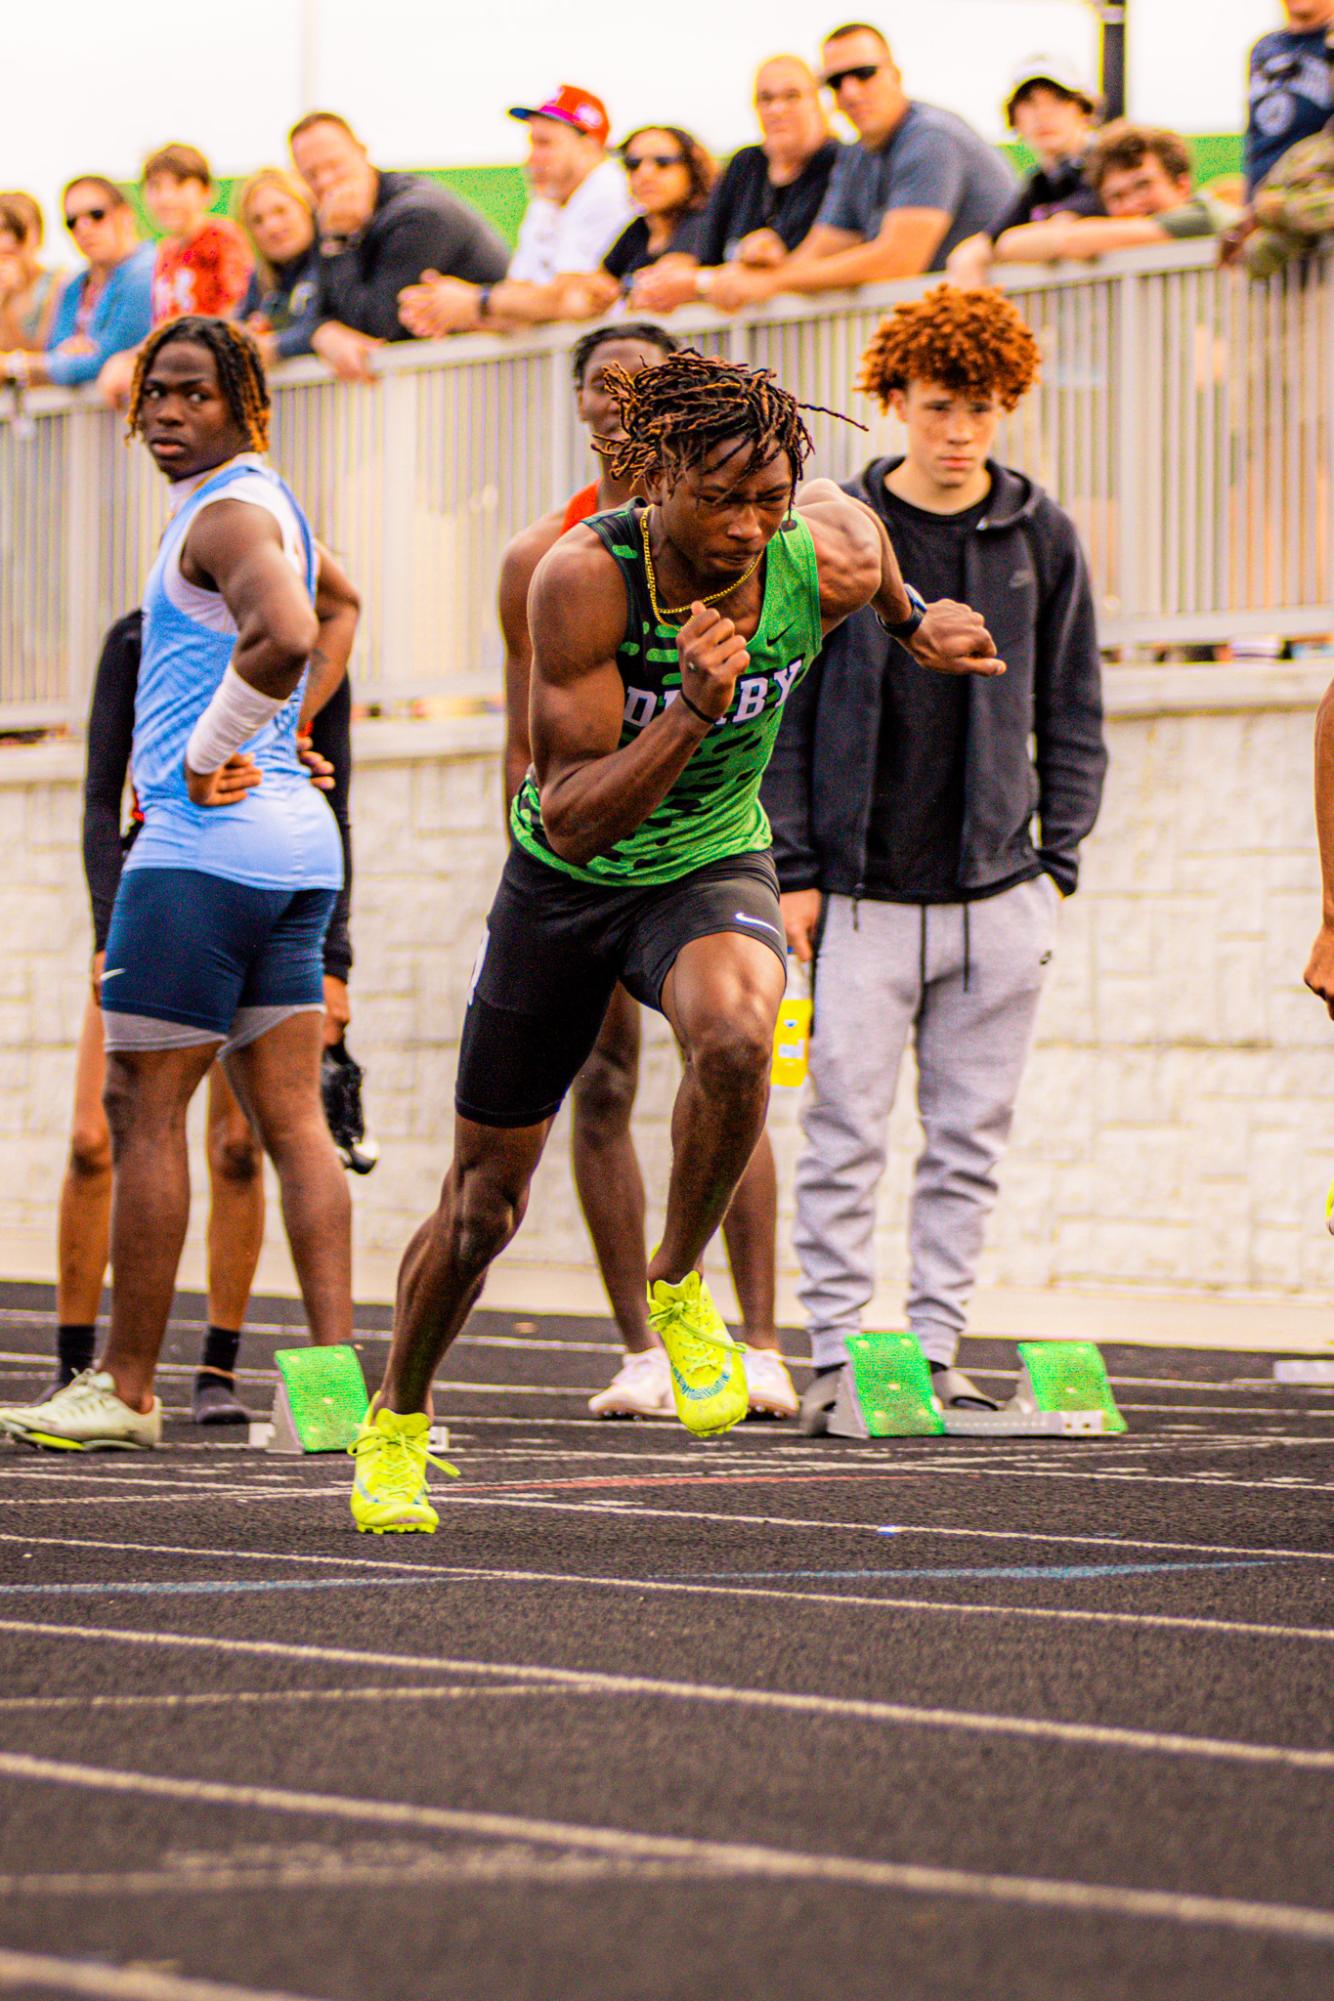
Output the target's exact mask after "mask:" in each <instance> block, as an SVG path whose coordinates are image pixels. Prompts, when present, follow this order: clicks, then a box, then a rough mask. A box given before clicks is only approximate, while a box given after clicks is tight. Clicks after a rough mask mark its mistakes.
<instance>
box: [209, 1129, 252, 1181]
mask: <svg viewBox="0 0 1334 2001" xmlns="http://www.w3.org/2000/svg"><path fill="white" fill-rule="evenodd" d="M262 1160H263V1154H262V1152H261V1150H260V1144H259V1141H258V1140H257V1139H256V1137H255V1135H254V1133H253V1132H251V1131H250V1130H249V1128H247V1129H246V1131H245V1132H243V1133H241V1132H228V1131H226V1130H223V1131H222V1132H210V1133H209V1136H208V1166H209V1173H210V1174H211V1175H212V1176H213V1179H214V1180H215V1181H227V1182H230V1183H232V1184H233V1185H234V1186H235V1187H238V1188H248V1187H249V1186H250V1183H251V1182H252V1181H254V1180H255V1178H256V1176H257V1175H258V1174H259V1171H260V1165H261V1162H262Z"/></svg>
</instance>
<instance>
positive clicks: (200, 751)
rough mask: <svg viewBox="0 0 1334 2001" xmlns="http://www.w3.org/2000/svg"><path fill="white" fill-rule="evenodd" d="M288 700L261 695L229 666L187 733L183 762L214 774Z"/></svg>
mask: <svg viewBox="0 0 1334 2001" xmlns="http://www.w3.org/2000/svg"><path fill="white" fill-rule="evenodd" d="M289 699H290V698H289V697H288V696H286V695H284V696H283V697H281V699H278V700H275V698H274V697H273V696H272V695H261V694H260V692H259V690H258V688H252V687H251V685H250V683H249V682H248V681H243V680H242V679H241V676H240V675H239V674H238V673H237V671H236V669H235V668H234V667H231V666H229V667H228V669H227V672H226V673H225V674H224V675H223V677H222V680H221V681H220V682H219V684H218V688H217V691H216V693H215V694H214V696H213V700H212V701H211V702H210V703H209V705H208V707H207V708H206V709H205V711H204V713H203V715H202V716H201V717H200V718H199V721H198V722H197V723H196V724H195V726H194V729H193V730H192V731H191V733H190V741H189V743H188V744H187V745H186V746H185V762H186V764H187V766H188V767H189V769H190V770H191V771H194V772H198V773H200V774H201V775H202V773H204V772H206V771H216V770H217V769H218V768H219V766H220V765H224V764H225V763H226V762H227V759H228V758H229V757H230V756H231V755H232V752H233V751H237V750H239V749H240V748H241V745H242V744H243V743H249V741H250V739H251V737H252V736H254V735H255V733H256V731H258V730H262V729H263V727H264V725H265V723H267V722H271V721H272V719H273V718H274V716H276V715H277V713H278V711H279V709H281V708H284V707H285V706H286V704H287V702H288V700H289Z"/></svg>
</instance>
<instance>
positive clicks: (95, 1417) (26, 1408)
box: [0, 1369, 162, 1452]
mask: <svg viewBox="0 0 1334 2001" xmlns="http://www.w3.org/2000/svg"><path fill="white" fill-rule="evenodd" d="M0 1431H7V1432H8V1433H9V1434H10V1436H11V1437H12V1438H17V1439H19V1440H21V1441H22V1443H23V1444H25V1445H45V1446H49V1447H50V1448H51V1450H52V1451H55V1452H114V1451H129V1452H134V1451H147V1450H151V1449H152V1447H153V1446H155V1445H160V1444H161V1443H162V1404H161V1401H160V1399H159V1398H157V1397H154V1398H153V1407H152V1409H151V1410H147V1411H139V1410H131V1408H130V1406H129V1404H127V1403H124V1402H122V1400H121V1399H120V1397H118V1396H117V1395H116V1385H115V1382H114V1381H113V1379H112V1378H111V1376H109V1375H108V1374H107V1372H106V1370H105V1369H84V1370H82V1371H81V1372H80V1373H79V1374H78V1375H77V1376H75V1378H74V1380H73V1382H70V1383H66V1384H65V1386H64V1388H63V1389H59V1390H56V1391H55V1392H54V1394H53V1395H51V1396H49V1397H46V1398H45V1399H44V1400H43V1401H42V1402H41V1403H27V1404H6V1405H4V1406H3V1408H0Z"/></svg>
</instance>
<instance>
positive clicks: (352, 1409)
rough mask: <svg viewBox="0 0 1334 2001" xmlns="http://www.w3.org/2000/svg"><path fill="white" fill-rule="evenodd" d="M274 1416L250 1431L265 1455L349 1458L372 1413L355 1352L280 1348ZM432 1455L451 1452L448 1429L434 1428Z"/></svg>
mask: <svg viewBox="0 0 1334 2001" xmlns="http://www.w3.org/2000/svg"><path fill="white" fill-rule="evenodd" d="M274 1360H275V1362H276V1363H277V1364H278V1376H279V1382H278V1393H277V1395H276V1396H275V1398H274V1400H273V1416H272V1417H271V1418H269V1419H267V1420H265V1421H263V1422H259V1423H255V1424H252V1425H251V1427H250V1443H251V1444H252V1445H258V1446H261V1447H263V1449H264V1450H265V1451H266V1452H283V1453H289V1454H297V1453H304V1452H346V1450H347V1448H348V1446H349V1445H350V1444H351V1443H352V1441H353V1439H354V1438H355V1437H356V1435H357V1431H358V1428H359V1427H360V1425H361V1424H362V1423H363V1422H364V1420H365V1417H366V1413H367V1411H368V1410H369V1409H370V1398H369V1397H368V1395H367V1394H366V1378H365V1376H364V1375H363V1374H362V1371H361V1358H360V1356H359V1355H358V1354H357V1351H356V1349H355V1348H351V1347H348V1346H347V1345H346V1344H345V1343H344V1344H340V1345H338V1346H336V1347H332V1348H279V1349H278V1351H277V1353H276V1354H275V1356H274ZM427 1449H428V1451H431V1452H446V1451H448V1449H449V1430H448V1427H447V1426H446V1425H443V1424H433V1425H432V1426H431V1429H430V1433H429V1435H428V1438H427Z"/></svg>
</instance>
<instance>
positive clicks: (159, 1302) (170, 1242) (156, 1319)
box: [102, 1042, 218, 1411]
mask: <svg viewBox="0 0 1334 2001" xmlns="http://www.w3.org/2000/svg"><path fill="white" fill-rule="evenodd" d="M217 1049H218V1045H217V1043H216V1042H205V1043H202V1044H198V1045H196V1046H195V1047H193V1048H190V1049H144V1050H139V1051H136V1052H134V1053H133V1054H131V1053H130V1052H129V1051H126V1050H115V1051H113V1052H112V1054H111V1055H110V1056H109V1057H108V1058H107V1086H106V1107H107V1118H108V1120H109V1122H110V1125H111V1143H112V1149H113V1152H114V1157H115V1163H116V1180H115V1190H114V1193H113V1195H112V1201H111V1258H112V1267H113V1270H114V1273H115V1284H114V1285H113V1287H112V1292H111V1335H110V1338H109V1340H108V1342H107V1348H106V1353H105V1355H104V1356H103V1357H102V1367H103V1368H104V1369H105V1370H106V1371H107V1372H108V1374H109V1375H110V1376H111V1378H112V1380H113V1381H114V1383H115V1385H116V1394H117V1396H119V1397H120V1398H121V1400H122V1402H124V1403H127V1404H129V1406H130V1408H131V1409H132V1410H138V1411H146V1410H148V1409H150V1408H151V1405H152V1397H153V1372H154V1370H155V1368H156V1367H157V1358H158V1353H159V1350H160V1349H161V1347H162V1337H163V1335H164V1334H165V1333H166V1331H167V1316H168V1314H169V1313H170V1311H171V1298H172V1293H173V1292H174V1290H175V1287H176V1268H177V1266H178V1265H179V1264H180V1261H181V1248H182V1246H183V1244H184V1243H185V1229H186V1224H187V1223H188V1221H189V1217H190V1162H189V1156H188V1153H187V1150H186V1139H185V1117H186V1113H187V1112H188V1110H189V1108H190V1100H191V1098H192V1097H193V1096H194V1094H195V1092H196V1091H197V1090H198V1088H199V1085H200V1084H201V1082H202V1081H203V1078H204V1075H205V1073H206V1071H207V1070H208V1067H209V1065H210V1063H212V1061H213V1059H214V1057H215V1056H216V1054H217Z"/></svg>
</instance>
